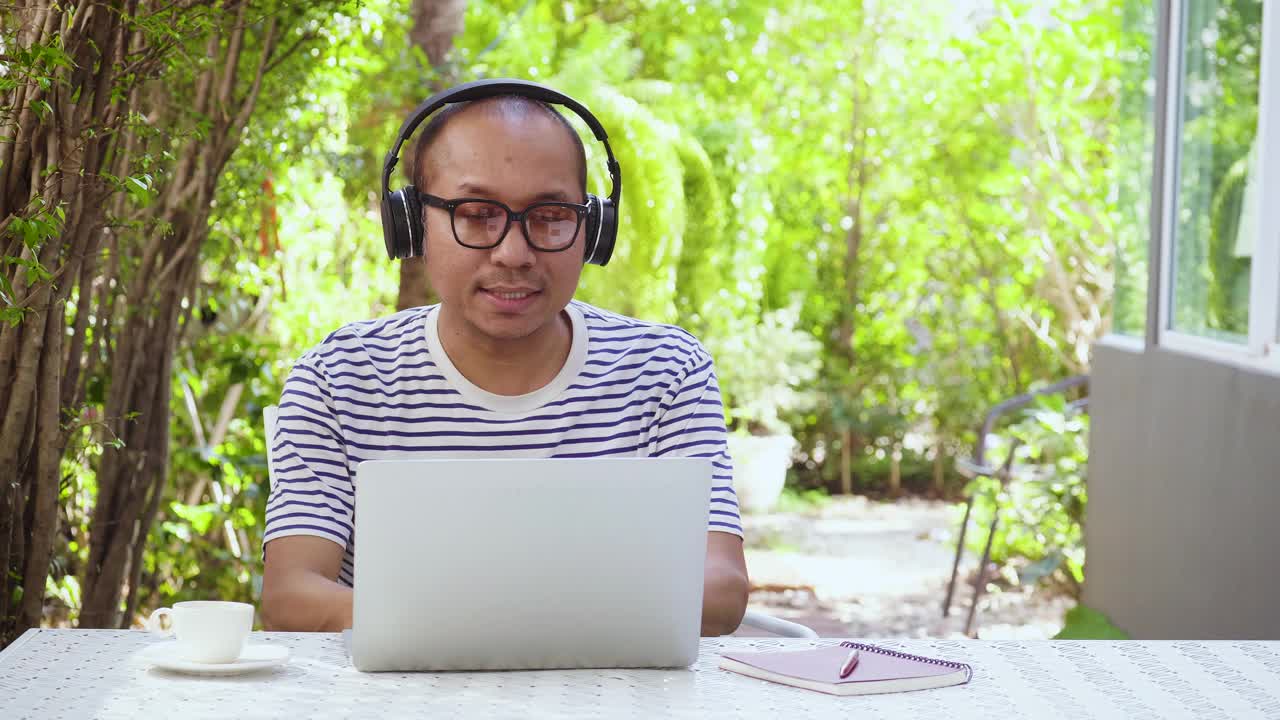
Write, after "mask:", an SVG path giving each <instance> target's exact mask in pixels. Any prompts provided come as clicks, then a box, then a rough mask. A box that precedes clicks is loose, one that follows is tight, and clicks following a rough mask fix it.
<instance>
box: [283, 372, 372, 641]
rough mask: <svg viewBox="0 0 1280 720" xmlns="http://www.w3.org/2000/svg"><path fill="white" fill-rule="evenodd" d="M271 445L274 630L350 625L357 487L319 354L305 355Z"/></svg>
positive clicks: (287, 386)
mask: <svg viewBox="0 0 1280 720" xmlns="http://www.w3.org/2000/svg"><path fill="white" fill-rule="evenodd" d="M268 452H270V453H271V459H272V472H271V497H270V498H269V499H268V501H267V514H266V531H265V537H264V540H265V544H264V547H263V554H264V562H265V567H264V570H263V578H262V620H263V624H264V625H265V626H266V627H267V629H269V630H295V631H298V630H300V631H316V630H326V631H338V630H343V629H346V628H349V627H351V605H352V595H351V589H350V588H349V587H347V586H346V585H344V584H342V583H340V582H339V577H341V573H342V561H343V556H344V554H345V552H346V550H345V548H346V545H347V543H348V542H349V540H350V538H351V528H352V524H353V521H354V519H355V487H354V486H353V484H352V482H351V477H350V475H349V474H348V471H347V466H348V462H347V455H346V449H345V444H344V442H343V437H342V430H341V425H340V424H339V422H338V420H337V417H336V414H335V412H334V410H333V400H332V395H331V394H330V391H329V383H328V380H327V373H326V371H325V369H324V366H323V364H322V362H321V358H320V357H319V356H318V355H317V354H315V353H308V354H307V355H304V356H303V357H302V358H300V359H299V360H298V362H297V363H296V364H295V365H294V367H293V370H292V371H290V373H289V377H288V378H287V379H286V380H285V385H284V392H283V393H281V396H280V413H279V416H278V418H277V420H276V427H275V433H274V437H273V438H272V443H271V447H270V448H269V449H268ZM343 579H344V580H346V581H348V582H349V581H350V578H349V577H347V578H343Z"/></svg>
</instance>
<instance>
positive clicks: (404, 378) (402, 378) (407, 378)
mask: <svg viewBox="0 0 1280 720" xmlns="http://www.w3.org/2000/svg"><path fill="white" fill-rule="evenodd" d="M329 377H330V378H340V377H349V378H355V379H356V380H370V381H372V380H378V381H383V382H385V381H386V380H387V376H386V375H384V374H382V373H374V374H373V375H361V374H360V373H358V372H336V373H329ZM393 379H394V380H395V381H396V382H430V381H431V380H444V376H443V375H419V376H417V377H414V376H412V375H400V374H398V373H397V374H394V377H393ZM347 387H348V388H351V387H352V386H350V385H348V386H347ZM353 389H356V390H361V391H364V392H368V391H369V388H361V387H356V388H353Z"/></svg>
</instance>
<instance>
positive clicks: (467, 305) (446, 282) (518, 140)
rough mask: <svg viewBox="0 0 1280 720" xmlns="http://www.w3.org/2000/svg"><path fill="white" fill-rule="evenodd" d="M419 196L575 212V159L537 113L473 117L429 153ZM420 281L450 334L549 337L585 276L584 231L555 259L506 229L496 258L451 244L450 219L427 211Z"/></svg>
mask: <svg viewBox="0 0 1280 720" xmlns="http://www.w3.org/2000/svg"><path fill="white" fill-rule="evenodd" d="M427 163H428V165H427V175H428V180H427V184H428V186H427V187H424V188H420V189H421V190H422V191H423V192H427V193H430V194H432V195H437V196H439V197H442V198H444V199H446V200H453V199H456V198H484V199H487V200H497V201H498V202H502V203H505V204H506V205H507V206H508V207H510V208H511V209H512V210H515V211H516V212H520V211H522V210H524V209H525V208H526V207H528V206H529V205H530V204H532V203H535V202H540V201H549V200H550V201H560V202H572V203H582V202H583V201H584V200H585V198H584V197H583V194H582V188H581V185H580V184H579V177H580V175H579V173H580V165H579V157H578V155H577V149H576V147H575V146H574V144H573V142H572V140H571V139H570V138H569V135H568V132H567V131H566V130H565V128H564V127H563V126H561V125H560V124H559V123H558V122H556V121H555V120H554V119H553V118H550V117H547V116H546V115H544V114H542V113H536V112H531V113H521V114H519V115H516V116H512V115H510V114H505V113H491V112H486V111H485V109H483V108H478V107H474V106H473V107H471V108H468V109H467V110H465V111H463V112H461V113H459V114H458V115H456V116H454V117H453V118H452V119H450V120H449V122H448V124H447V125H445V127H444V129H443V130H442V131H441V133H440V135H439V136H438V137H437V138H436V139H435V142H434V143H433V144H432V147H431V148H430V150H429V151H428V158H427ZM424 225H425V227H426V229H427V237H426V262H427V275H428V277H429V279H430V281H431V285H432V287H434V288H435V291H436V292H437V293H438V294H439V295H440V299H441V302H442V303H443V304H444V307H446V308H447V312H448V313H449V314H450V315H451V316H452V320H451V322H452V323H456V324H455V325H454V326H455V327H467V329H469V330H471V331H474V332H478V333H479V335H481V336H483V337H487V338H491V339H494V340H515V339H520V338H524V337H528V336H529V335H531V334H533V333H535V332H537V331H538V330H540V329H543V328H548V327H552V323H553V322H554V321H555V320H556V317H557V315H558V314H559V313H560V311H561V310H563V309H564V307H565V305H567V304H568V303H569V301H570V300H571V299H572V298H573V293H574V291H575V290H576V289H577V287H578V278H579V276H580V275H581V272H582V263H583V245H584V241H583V238H584V236H585V234H586V231H585V221H584V223H583V227H580V228H579V230H578V236H577V237H576V238H575V240H574V244H573V246H572V247H570V248H569V249H568V250H564V251H562V252H550V253H549V252H541V251H538V250H534V249H533V248H532V247H530V245H529V243H528V242H527V240H526V239H525V235H524V229H523V228H522V227H521V225H520V223H515V222H513V223H512V224H511V228H510V230H508V231H507V235H506V237H504V238H503V240H502V242H501V243H500V244H499V245H498V246H497V247H495V248H490V249H488V250H476V249H472V248H467V247H463V246H462V245H460V244H458V242H457V241H456V240H455V239H454V234H453V228H452V227H451V225H450V222H449V212H448V210H445V209H443V208H431V207H428V208H426V210H425V217H424Z"/></svg>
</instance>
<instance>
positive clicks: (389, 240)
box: [379, 193, 403, 260]
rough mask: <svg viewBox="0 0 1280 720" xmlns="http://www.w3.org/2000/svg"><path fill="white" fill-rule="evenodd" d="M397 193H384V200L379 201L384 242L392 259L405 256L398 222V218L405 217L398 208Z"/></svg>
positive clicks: (388, 255)
mask: <svg viewBox="0 0 1280 720" xmlns="http://www.w3.org/2000/svg"><path fill="white" fill-rule="evenodd" d="M397 195H398V193H383V194H382V202H381V203H379V207H380V210H381V212H382V242H383V243H384V244H385V245H386V246H387V257H388V258H390V259H392V260H399V259H400V258H401V257H403V255H401V254H400V241H399V238H400V234H401V228H400V227H399V225H398V224H397V223H396V218H397V217H403V214H402V213H400V212H397V210H396V205H397V203H398V200H397Z"/></svg>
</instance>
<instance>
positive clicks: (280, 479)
mask: <svg viewBox="0 0 1280 720" xmlns="http://www.w3.org/2000/svg"><path fill="white" fill-rule="evenodd" d="M299 471H301V472H302V474H303V475H306V474H307V473H310V474H312V475H315V476H316V477H322V478H329V479H330V480H333V481H334V482H338V483H344V484H348V485H349V484H351V479H350V478H345V477H342V476H341V475H334V474H333V473H327V472H324V471H322V470H316V469H315V468H309V467H307V466H306V465H293V466H290V467H287V468H276V484H280V483H298V482H315V481H314V480H310V479H308V478H306V477H301V478H295V477H285V475H286V473H295V472H299ZM326 485H327V483H326ZM327 486H328V487H333V486H332V485H327ZM351 494H352V495H355V493H354V492H353V493H351Z"/></svg>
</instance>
